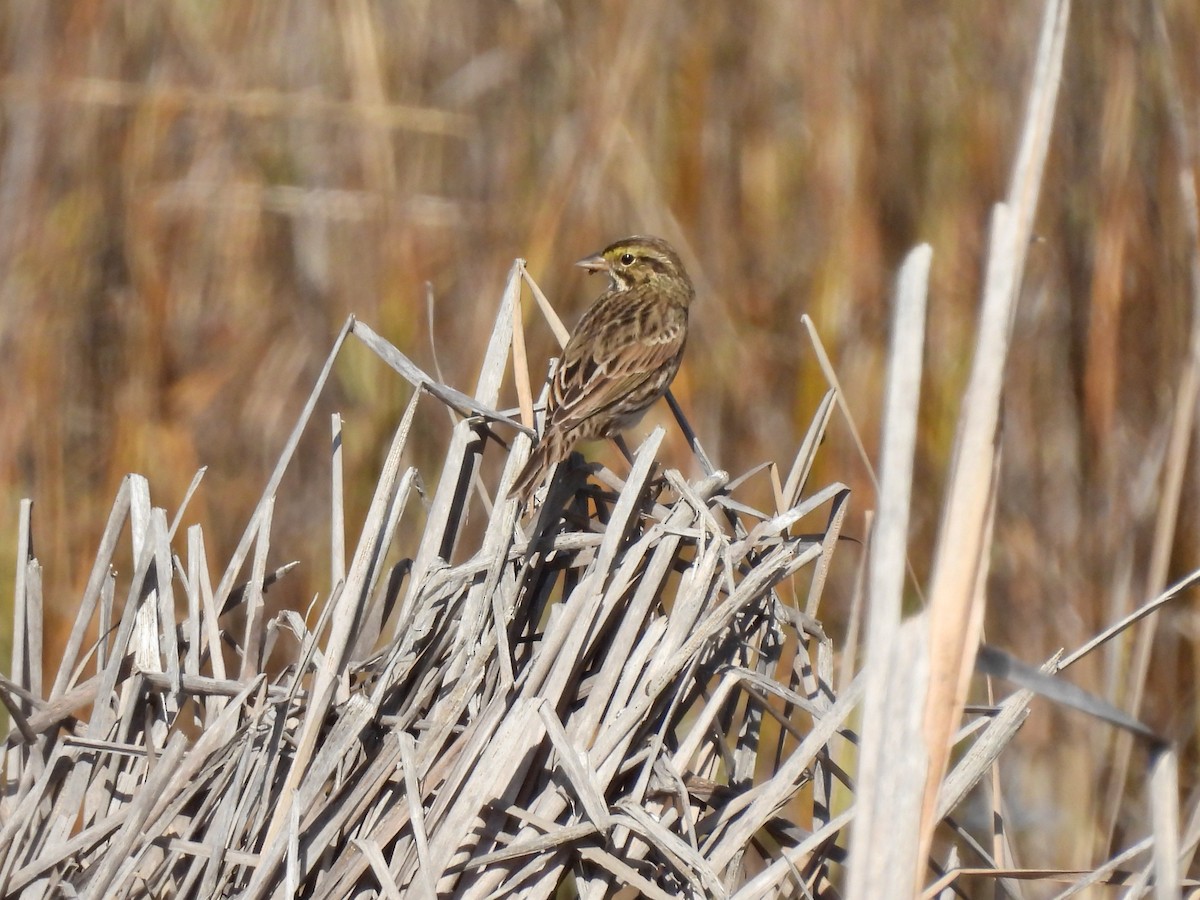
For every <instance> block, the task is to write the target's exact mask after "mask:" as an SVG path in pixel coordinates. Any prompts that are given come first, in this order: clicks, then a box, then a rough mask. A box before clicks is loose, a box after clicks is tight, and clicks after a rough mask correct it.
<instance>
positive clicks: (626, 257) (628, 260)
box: [621, 253, 633, 266]
mask: <svg viewBox="0 0 1200 900" xmlns="http://www.w3.org/2000/svg"><path fill="white" fill-rule="evenodd" d="M621 265H623V266H630V265H633V254H632V253H622V254H621Z"/></svg>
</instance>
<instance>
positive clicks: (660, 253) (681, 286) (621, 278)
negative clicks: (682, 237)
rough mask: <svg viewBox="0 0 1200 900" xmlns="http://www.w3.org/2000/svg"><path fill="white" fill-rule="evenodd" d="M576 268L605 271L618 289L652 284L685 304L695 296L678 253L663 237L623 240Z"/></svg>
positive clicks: (587, 258) (580, 262) (638, 237)
mask: <svg viewBox="0 0 1200 900" xmlns="http://www.w3.org/2000/svg"><path fill="white" fill-rule="evenodd" d="M575 265H577V266H579V267H581V268H584V269H587V270H588V271H589V272H604V273H605V274H607V275H608V277H609V279H610V280H611V281H612V286H613V288H614V289H615V290H628V289H629V288H632V287H636V286H638V285H642V284H653V285H657V286H660V287H662V288H663V289H664V290H666V291H668V292H669V293H671V294H674V295H678V297H679V299H680V300H681V301H682V302H684V303H689V302H691V299H692V296H693V294H694V293H695V291H694V290H693V288H692V282H691V279H689V278H688V275H687V272H686V271H684V268H683V262H682V261H681V260H680V259H679V254H678V253H676V252H675V248H674V247H672V246H671V245H670V244H668V243H667V242H666V241H664V240H663V239H662V238H656V237H647V236H643V235H637V236H634V237H627V238H623V239H622V240H619V241H615V242H613V243H611V244H609V245H608V246H607V247H605V248H604V249H603V250H601V251H600V252H599V253H597V254H595V255H594V256H588V257H585V258H584V259H581V260H579V262H577V263H575Z"/></svg>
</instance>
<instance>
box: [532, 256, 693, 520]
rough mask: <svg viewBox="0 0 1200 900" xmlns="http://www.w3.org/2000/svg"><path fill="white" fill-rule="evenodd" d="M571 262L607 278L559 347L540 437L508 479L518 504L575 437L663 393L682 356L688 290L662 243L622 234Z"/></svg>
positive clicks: (603, 432) (612, 428) (636, 412)
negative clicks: (603, 288)
mask: <svg viewBox="0 0 1200 900" xmlns="http://www.w3.org/2000/svg"><path fill="white" fill-rule="evenodd" d="M576 265H577V266H581V267H583V268H585V269H587V270H588V271H589V272H604V273H606V274H607V275H608V277H609V280H610V282H611V283H610V284H609V288H608V290H607V291H605V292H604V293H603V294H601V295H600V297H599V299H597V300H596V302H595V303H593V304H592V306H591V308H590V309H588V311H587V312H585V313H584V314H583V318H582V319H580V320H579V324H578V325H577V326H576V327H575V333H574V334H572V335H571V339H570V340H569V341H567V346H566V347H565V348H563V353H562V359H561V361H560V362H559V365H558V368H557V369H556V370H555V372H554V378H553V380H552V381H551V383H550V392H549V399H548V400H547V403H546V424H545V430H544V431H543V434H542V439H541V441H540V442H539V443H538V445H537V446H536V447H534V449H533V453H532V454H531V455H530V457H529V462H527V463H526V464H525V468H524V469H522V470H521V474H520V475H518V476H517V480H516V482H515V483H514V484H513V488H512V490H513V493H514V494H515V495H516V496H517V497H518V498H519V499H520V501H521V505H522V506H525V505H527V504H528V502H529V498H530V497H531V496H532V495H533V492H534V491H535V490H536V489H537V487H538V486H539V485H540V484H541V483H542V481H543V480H544V479H545V477H546V473H547V472H548V471H549V470H550V468H551V467H552V466H554V465H555V464H556V463H560V462H562V461H563V460H564V459H566V458H567V456H569V455H570V453H571V450H572V449H573V448H574V446H575V444H576V443H577V442H578V441H581V440H595V439H597V438H603V437H611V436H613V435H615V434H617V433H618V432H620V431H623V430H624V429H626V428H628V427H630V426H631V425H633V424H635V423H636V422H637V421H638V420H639V419H640V418H641V417H642V415H643V413H645V412H646V410H647V409H648V408H649V407H650V405H651V404H652V403H654V401H655V400H657V399H658V398H659V397H661V396H662V395H663V394H665V393H666V391H667V388H668V387H669V386H670V384H671V381H672V380H673V379H674V378H675V373H676V372H678V371H679V362H680V360H681V359H683V345H684V343H685V342H686V341H687V326H688V306H689V305H691V302H692V298H693V297H695V295H696V290H695V288H693V287H692V282H691V280H690V279H689V278H688V276H687V272H685V271H684V270H683V263H682V262H680V259H679V254H677V253H676V252H675V250H674V249H673V248H672V247H671V245H670V244H668V243H667V242H666V241H664V240H662V239H661V238H656V237H641V236H637V237H628V238H625V239H624V240H620V241H617V242H616V243H613V244H609V245H608V246H607V247H605V248H604V249H603V250H601V251H600V252H599V253H597V254H596V255H595V256H589V257H587V258H585V259H581V260H580V261H579V262H577V263H576Z"/></svg>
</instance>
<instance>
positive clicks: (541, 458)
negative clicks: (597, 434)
mask: <svg viewBox="0 0 1200 900" xmlns="http://www.w3.org/2000/svg"><path fill="white" fill-rule="evenodd" d="M574 443H575V442H574V441H572V440H569V439H568V438H567V436H566V435H564V434H562V433H561V432H559V431H554V430H550V431H547V432H546V434H545V435H544V436H543V437H542V439H541V440H540V441H539V442H538V444H537V446H536V447H534V448H533V452H532V453H531V454H529V461H528V462H526V463H525V468H523V469H522V470H521V474H520V475H518V476H517V480H516V481H515V482H513V486H512V490H511V491H510V496H515V497H516V498H517V499H518V500H520V501H521V507H522V508H524V507H527V506H528V505H529V500H530V498H531V497H533V492H534V491H536V490H537V489H538V488H539V487H540V486H541V484H542V482H543V481H544V480H545V478H546V473H547V472H548V471H549V470H550V469H551V468H552V467H553V466H554V465H555V464H556V463H560V462H562V461H563V460H564V459H566V458H567V456H568V455H569V454H570V452H571V445H572V444H574Z"/></svg>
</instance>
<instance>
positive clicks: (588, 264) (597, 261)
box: [575, 253, 608, 272]
mask: <svg viewBox="0 0 1200 900" xmlns="http://www.w3.org/2000/svg"><path fill="white" fill-rule="evenodd" d="M575 265H577V266H579V268H581V269H587V270H588V271H589V272H607V271H608V260H607V259H605V258H604V257H603V256H601V255H600V254H599V253H597V254H596V255H595V256H585V257H584V258H583V259H581V260H580V261H579V262H577V263H575Z"/></svg>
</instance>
